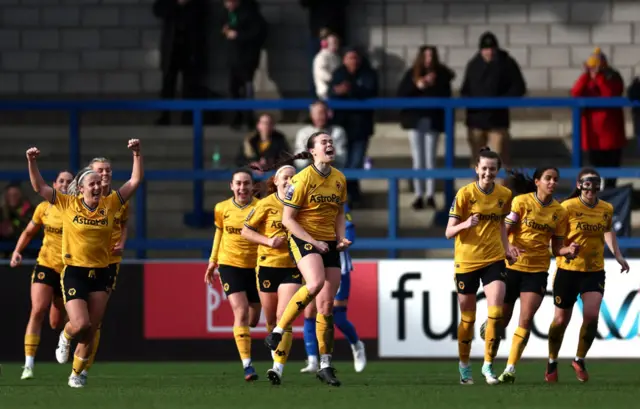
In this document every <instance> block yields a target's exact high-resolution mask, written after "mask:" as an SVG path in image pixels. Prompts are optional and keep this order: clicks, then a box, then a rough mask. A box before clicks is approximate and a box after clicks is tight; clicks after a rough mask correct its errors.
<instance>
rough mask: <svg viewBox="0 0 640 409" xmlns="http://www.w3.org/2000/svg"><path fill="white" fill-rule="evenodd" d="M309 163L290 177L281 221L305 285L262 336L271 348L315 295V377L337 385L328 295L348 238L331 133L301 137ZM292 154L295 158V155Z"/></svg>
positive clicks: (337, 282)
mask: <svg viewBox="0 0 640 409" xmlns="http://www.w3.org/2000/svg"><path fill="white" fill-rule="evenodd" d="M309 156H311V157H312V158H313V163H312V164H311V165H309V166H307V167H306V168H305V169H303V170H302V171H301V172H300V173H298V174H297V175H296V176H294V177H293V179H291V185H290V186H289V188H288V189H287V193H286V195H285V198H284V202H285V203H284V204H285V208H284V214H283V216H282V224H283V225H284V226H285V227H286V229H287V230H288V232H289V250H290V251H291V255H292V256H293V258H294V260H295V262H296V264H297V266H298V269H299V270H300V272H301V273H302V275H303V277H304V279H305V285H304V286H302V287H300V290H298V292H296V294H295V295H294V296H293V298H291V300H290V301H289V304H288V305H287V308H286V309H285V311H284V313H283V314H282V318H281V319H280V321H278V326H276V328H275V329H274V330H273V331H272V332H271V333H270V334H269V335H267V337H266V339H265V344H266V345H267V347H268V348H269V349H271V350H272V351H275V350H276V349H277V348H278V345H279V344H280V342H281V341H282V338H283V333H284V331H285V328H289V327H290V326H291V324H292V323H293V321H294V320H295V319H296V318H297V317H298V316H299V315H300V314H301V313H302V312H303V310H304V309H305V307H306V306H307V305H309V303H310V302H311V301H312V300H313V299H314V298H315V299H316V300H317V307H318V315H317V316H316V334H317V337H318V343H319V352H320V370H319V371H318V373H317V377H318V379H320V380H321V381H323V382H326V383H328V384H329V385H333V386H340V381H339V380H338V379H337V378H336V376H335V369H334V368H333V367H332V366H331V355H332V353H333V343H334V334H333V324H334V320H333V300H334V298H335V296H336V293H337V292H338V287H339V286H340V253H339V252H340V251H343V250H346V249H347V248H348V247H349V244H351V242H350V241H349V240H347V239H346V232H345V229H346V227H345V223H346V221H345V212H344V203H345V202H346V198H347V189H346V179H345V177H344V175H343V174H342V172H340V171H339V170H338V169H335V168H333V167H332V166H331V163H333V161H334V159H335V149H334V147H333V140H332V139H331V136H329V135H328V134H326V133H325V132H322V131H320V132H316V133H314V134H312V135H311V136H310V137H309V140H308V141H307V152H306V153H303V154H302V157H307V158H308V157H309ZM300 157H301V156H300V155H296V157H295V158H296V159H298V158H300Z"/></svg>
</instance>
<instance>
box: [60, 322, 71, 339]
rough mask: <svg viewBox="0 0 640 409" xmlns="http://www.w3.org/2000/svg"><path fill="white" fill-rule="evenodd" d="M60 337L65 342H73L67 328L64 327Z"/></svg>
mask: <svg viewBox="0 0 640 409" xmlns="http://www.w3.org/2000/svg"><path fill="white" fill-rule="evenodd" d="M62 336H63V337H64V339H66V340H67V342H71V341H72V340H73V337H72V336H71V335H69V333H68V332H67V326H66V325H65V327H64V329H63V330H62Z"/></svg>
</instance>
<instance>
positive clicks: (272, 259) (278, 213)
mask: <svg viewBox="0 0 640 409" xmlns="http://www.w3.org/2000/svg"><path fill="white" fill-rule="evenodd" d="M283 208H284V202H283V201H282V199H280V197H279V196H278V192H276V193H273V194H271V195H269V196H267V197H265V198H264V199H262V200H260V201H259V202H258V204H257V205H256V207H254V208H253V209H252V210H251V212H250V213H249V216H247V219H246V220H245V222H244V225H245V227H247V228H249V229H251V230H253V231H256V232H258V233H260V234H262V235H263V236H265V237H268V238H273V237H278V236H281V237H284V238H286V237H287V229H285V227H284V226H283V225H282V209H283ZM258 266H261V267H277V268H292V267H295V266H296V264H295V263H294V262H293V260H292V259H291V255H290V254H289V249H288V248H287V246H286V244H285V245H284V246H283V247H281V248H277V249H274V248H271V247H269V246H262V245H258Z"/></svg>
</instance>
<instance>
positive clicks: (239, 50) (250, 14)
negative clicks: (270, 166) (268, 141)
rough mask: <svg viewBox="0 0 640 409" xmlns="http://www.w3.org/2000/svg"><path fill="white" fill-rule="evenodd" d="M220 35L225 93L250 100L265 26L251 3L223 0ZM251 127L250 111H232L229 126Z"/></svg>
mask: <svg viewBox="0 0 640 409" xmlns="http://www.w3.org/2000/svg"><path fill="white" fill-rule="evenodd" d="M224 8H225V10H224V12H223V23H222V35H223V36H224V37H225V39H226V40H227V41H226V43H227V63H228V65H229V94H230V95H231V98H234V99H251V98H253V95H254V92H253V77H254V75H255V73H256V70H257V69H258V66H259V65H260V51H261V50H262V47H263V46H264V44H265V41H266V38H267V23H266V21H265V19H264V17H263V16H262V14H261V13H260V6H259V5H258V3H257V2H256V1H255V0H224ZM243 123H244V124H245V125H246V126H247V127H248V128H249V129H252V128H253V127H254V117H253V112H252V111H246V112H244V113H243V112H242V111H240V112H236V114H235V117H234V119H233V123H232V126H233V127H234V128H239V127H241V126H242V124H243Z"/></svg>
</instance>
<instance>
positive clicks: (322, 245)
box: [313, 241, 329, 254]
mask: <svg viewBox="0 0 640 409" xmlns="http://www.w3.org/2000/svg"><path fill="white" fill-rule="evenodd" d="M313 247H315V248H316V250H318V251H319V252H320V254H324V253H328V252H329V245H328V244H327V243H326V242H324V241H317V242H315V243H314V245H313Z"/></svg>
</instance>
